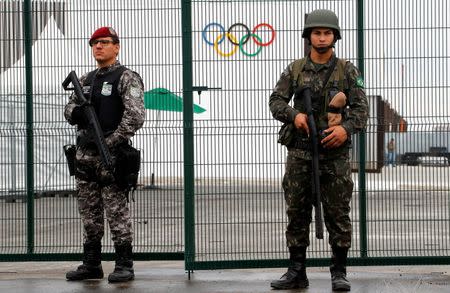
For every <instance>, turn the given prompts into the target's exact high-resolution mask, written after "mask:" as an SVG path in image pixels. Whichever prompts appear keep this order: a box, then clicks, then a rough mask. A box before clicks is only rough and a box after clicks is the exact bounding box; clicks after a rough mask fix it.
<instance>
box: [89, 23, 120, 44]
mask: <svg viewBox="0 0 450 293" xmlns="http://www.w3.org/2000/svg"><path fill="white" fill-rule="evenodd" d="M107 37H111V38H113V40H115V41H117V42H119V36H118V35H117V33H116V31H115V30H114V29H113V28H112V27H108V26H104V27H101V28H98V29H97V30H96V31H95V32H94V33H93V34H92V36H91V38H90V39H89V45H92V41H93V40H95V39H98V38H107Z"/></svg>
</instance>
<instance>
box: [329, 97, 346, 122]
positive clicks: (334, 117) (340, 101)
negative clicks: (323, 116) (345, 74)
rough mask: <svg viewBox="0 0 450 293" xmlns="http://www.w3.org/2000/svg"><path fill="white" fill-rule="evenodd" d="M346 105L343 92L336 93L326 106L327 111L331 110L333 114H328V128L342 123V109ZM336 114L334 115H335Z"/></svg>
mask: <svg viewBox="0 0 450 293" xmlns="http://www.w3.org/2000/svg"><path fill="white" fill-rule="evenodd" d="M346 103H347V96H346V95H345V94H344V93H343V92H338V93H337V94H336V95H334V97H333V98H332V99H331V101H330V103H329V104H328V109H329V110H333V112H330V111H329V112H328V114H327V115H328V127H332V126H336V125H340V124H341V122H342V114H341V112H342V108H343V107H344V106H345V104H346ZM335 112H336V113H335Z"/></svg>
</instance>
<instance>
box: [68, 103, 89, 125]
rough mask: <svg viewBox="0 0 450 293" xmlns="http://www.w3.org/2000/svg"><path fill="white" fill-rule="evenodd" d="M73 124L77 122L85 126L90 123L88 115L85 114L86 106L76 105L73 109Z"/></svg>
mask: <svg viewBox="0 0 450 293" xmlns="http://www.w3.org/2000/svg"><path fill="white" fill-rule="evenodd" d="M71 118H72V125H74V124H77V125H78V126H80V127H81V128H83V127H85V126H86V125H87V124H88V120H87V118H86V115H84V107H83V106H76V107H75V108H73V110H72V117H71Z"/></svg>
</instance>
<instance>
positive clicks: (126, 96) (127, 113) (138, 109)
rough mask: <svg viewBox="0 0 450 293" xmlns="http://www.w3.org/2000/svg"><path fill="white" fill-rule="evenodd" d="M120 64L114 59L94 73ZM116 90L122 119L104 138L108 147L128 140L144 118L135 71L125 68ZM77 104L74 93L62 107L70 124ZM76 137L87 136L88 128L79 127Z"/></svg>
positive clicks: (81, 80) (142, 95) (140, 81)
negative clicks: (121, 108) (122, 109)
mask: <svg viewBox="0 0 450 293" xmlns="http://www.w3.org/2000/svg"><path fill="white" fill-rule="evenodd" d="M120 66H121V64H120V62H119V61H116V62H115V63H114V64H112V65H111V66H109V67H106V68H101V69H99V70H98V72H97V73H96V74H97V75H100V76H101V75H104V74H106V73H108V72H111V71H113V70H116V69H117V68H119V67H120ZM87 76H88V73H86V74H84V75H83V76H81V77H80V83H81V85H82V86H83V82H84V81H85V80H86V77H87ZM118 92H119V94H120V96H121V98H122V102H123V105H124V111H123V116H122V119H121V121H120V123H119V125H118V127H117V129H116V130H115V131H114V132H113V133H111V134H109V135H108V136H107V137H106V138H105V140H106V144H107V145H108V146H109V147H114V146H116V145H118V144H120V143H123V142H126V141H128V140H129V139H130V138H131V137H132V136H133V135H134V134H135V133H136V131H137V130H138V129H140V128H141V127H142V125H143V124H144V120H145V108H144V100H143V97H144V84H143V82H142V79H141V77H140V76H139V74H137V73H136V72H134V71H132V70H129V69H126V70H125V71H124V72H123V73H122V75H121V77H120V80H119V84H118ZM76 106H77V103H76V98H75V95H74V94H72V95H71V96H70V99H69V102H68V104H67V105H66V106H65V108H64V117H65V118H66V120H67V121H68V122H69V123H70V124H74V123H73V121H72V112H73V109H74V108H75V107H76ZM77 135H78V137H89V133H88V130H86V129H79V130H78V134H77Z"/></svg>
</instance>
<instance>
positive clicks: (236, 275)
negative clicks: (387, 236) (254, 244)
mask: <svg viewBox="0 0 450 293" xmlns="http://www.w3.org/2000/svg"><path fill="white" fill-rule="evenodd" d="M77 265H78V263H77V262H4V263H0V292H2V293H9V292H15V293H21V292H27V293H29V292H39V293H41V292H42V293H44V292H45V293H48V292H58V293H69V292H70V293H75V292H98V293H101V292H109V293H115V292H121V293H128V292H183V293H191V292H192V293H194V292H195V293H203V292H205V293H206V292H208V293H215V292H233V293H239V292H252V293H259V292H275V291H274V290H272V289H271V288H270V282H271V281H272V280H274V279H278V278H279V277H280V276H281V275H282V274H283V273H284V272H285V269H281V268H277V269H233V270H209V271H194V272H192V273H191V274H190V279H189V278H188V274H187V272H186V271H185V270H184V263H183V262H182V261H152V262H149V261H137V262H135V273H136V279H135V280H134V281H131V282H127V283H119V284H109V283H108V281H107V274H109V272H111V271H112V270H113V266H114V263H113V262H103V269H104V271H105V278H104V279H102V280H88V281H79V282H68V281H66V280H65V272H66V271H68V270H71V269H74V268H75V267H76V266H77ZM307 273H308V278H309V280H310V286H309V288H308V289H298V290H284V291H280V292H314V293H322V292H333V291H332V290H331V281H330V274H329V271H328V268H325V267H314V268H308V269H307ZM348 279H349V280H350V282H351V284H352V290H351V292H360V293H363V292H364V293H366V292H370V293H372V292H377V293H384V292H395V293H403V292H404V293H413V292H426V293H428V292H430V293H434V292H440V293H442V292H450V266H390V267H386V266H383V267H349V268H348Z"/></svg>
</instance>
